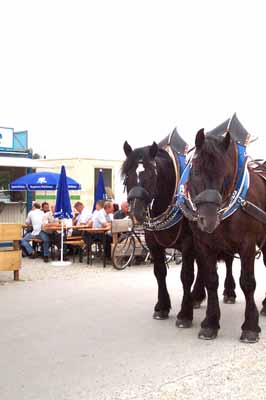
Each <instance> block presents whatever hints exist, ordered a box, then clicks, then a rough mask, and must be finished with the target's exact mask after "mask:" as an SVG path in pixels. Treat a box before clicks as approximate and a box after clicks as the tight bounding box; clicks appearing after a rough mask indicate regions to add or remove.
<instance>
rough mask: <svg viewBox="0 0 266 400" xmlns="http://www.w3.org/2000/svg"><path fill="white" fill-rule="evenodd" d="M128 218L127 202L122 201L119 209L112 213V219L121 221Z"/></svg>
mask: <svg viewBox="0 0 266 400" xmlns="http://www.w3.org/2000/svg"><path fill="white" fill-rule="evenodd" d="M127 217H129V213H128V202H127V201H123V202H122V203H121V209H120V210H118V211H116V212H115V213H114V219H123V218H127Z"/></svg>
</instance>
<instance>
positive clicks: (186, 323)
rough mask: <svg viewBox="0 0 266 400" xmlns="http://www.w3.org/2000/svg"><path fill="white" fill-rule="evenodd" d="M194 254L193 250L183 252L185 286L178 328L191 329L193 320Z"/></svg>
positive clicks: (182, 277)
mask: <svg viewBox="0 0 266 400" xmlns="http://www.w3.org/2000/svg"><path fill="white" fill-rule="evenodd" d="M194 260H195V257H194V252H193V251H192V249H191V248H188V249H186V250H185V249H183V250H182V268H181V281H182V284H183V299H182V303H181V310H180V311H179V313H178V314H177V320H176V326H177V327H178V328H190V327H191V325H192V320H193V296H192V293H191V286H192V284H193V281H194Z"/></svg>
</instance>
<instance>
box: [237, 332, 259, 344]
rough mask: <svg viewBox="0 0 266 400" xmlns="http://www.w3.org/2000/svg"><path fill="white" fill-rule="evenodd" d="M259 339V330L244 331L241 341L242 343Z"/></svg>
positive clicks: (254, 341)
mask: <svg viewBox="0 0 266 400" xmlns="http://www.w3.org/2000/svg"><path fill="white" fill-rule="evenodd" d="M258 341H259V334H258V332H253V331H242V334H241V336H240V342H242V343H257V342H258Z"/></svg>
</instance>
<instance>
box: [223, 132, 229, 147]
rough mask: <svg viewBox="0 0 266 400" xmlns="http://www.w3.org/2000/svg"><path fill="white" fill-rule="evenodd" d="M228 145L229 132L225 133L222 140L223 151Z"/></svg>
mask: <svg viewBox="0 0 266 400" xmlns="http://www.w3.org/2000/svg"><path fill="white" fill-rule="evenodd" d="M230 143H231V135H230V132H227V133H226V135H225V137H224V140H223V146H224V149H225V151H227V150H228V147H229V145H230Z"/></svg>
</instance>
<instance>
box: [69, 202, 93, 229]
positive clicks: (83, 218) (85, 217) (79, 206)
mask: <svg viewBox="0 0 266 400" xmlns="http://www.w3.org/2000/svg"><path fill="white" fill-rule="evenodd" d="M74 208H75V209H76V210H77V212H78V214H77V215H76V216H75V217H74V218H73V225H75V226H81V225H86V226H87V225H89V222H90V220H91V217H92V213H91V212H90V210H89V209H88V208H87V207H85V206H84V204H83V203H81V201H77V202H76V203H75V204H74ZM79 235H80V231H79V230H78V229H73V232H72V236H79Z"/></svg>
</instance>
